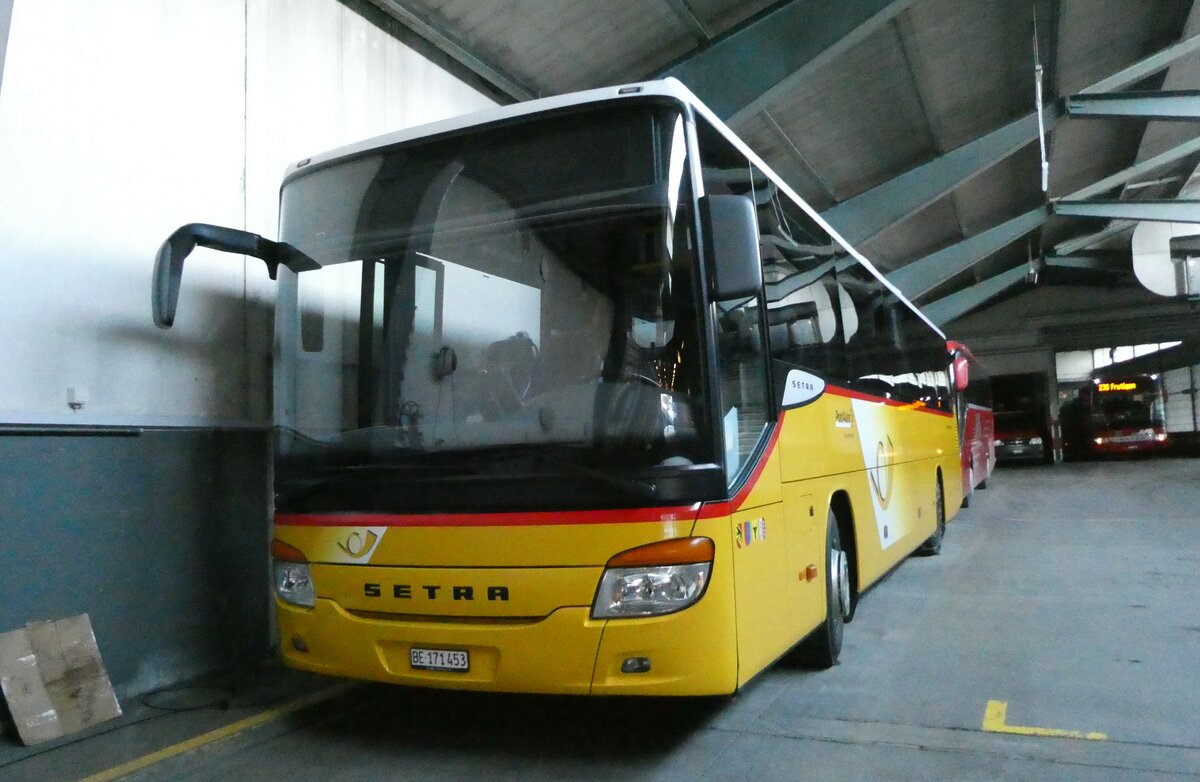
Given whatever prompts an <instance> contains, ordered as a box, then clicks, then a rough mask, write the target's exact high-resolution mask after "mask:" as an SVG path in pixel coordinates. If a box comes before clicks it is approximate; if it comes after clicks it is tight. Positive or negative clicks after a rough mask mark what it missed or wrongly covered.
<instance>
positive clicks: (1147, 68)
mask: <svg viewBox="0 0 1200 782" xmlns="http://www.w3.org/2000/svg"><path fill="white" fill-rule="evenodd" d="M1198 49H1200V35H1193V36H1192V37H1191V38H1185V39H1184V40H1182V41H1180V42H1179V43H1177V44H1174V45H1173V46H1168V47H1167V48H1165V49H1163V50H1162V51H1160V52H1157V53H1155V54H1152V55H1150V56H1149V57H1147V58H1146V59H1144V60H1141V61H1139V62H1136V63H1134V64H1133V65H1130V66H1129V67H1128V68H1124V69H1122V70H1119V71H1117V72H1116V73H1114V74H1113V75H1112V76H1109V77H1108V78H1107V79H1101V80H1100V81H1098V82H1096V83H1095V84H1093V85H1092V86H1090V87H1084V88H1083V89H1082V90H1080V91H1079V92H1080V93H1097V92H1113V91H1115V90H1119V89H1121V88H1123V87H1128V86H1129V85H1131V84H1136V83H1137V82H1139V81H1141V80H1142V79H1144V78H1146V77H1147V76H1150V75H1151V74H1155V73H1158V72H1159V71H1161V70H1163V69H1164V68H1166V67H1168V66H1170V65H1171V63H1173V62H1175V61H1176V60H1178V59H1179V58H1180V57H1183V56H1185V55H1188V54H1191V53H1192V52H1194V51H1196V50H1198Z"/></svg>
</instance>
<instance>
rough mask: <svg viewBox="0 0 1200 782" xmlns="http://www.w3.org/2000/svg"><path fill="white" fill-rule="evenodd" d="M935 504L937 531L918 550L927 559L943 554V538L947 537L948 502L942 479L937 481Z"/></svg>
mask: <svg viewBox="0 0 1200 782" xmlns="http://www.w3.org/2000/svg"><path fill="white" fill-rule="evenodd" d="M934 503H935V505H936V506H937V508H936V513H937V529H935V530H934V533H933V534H932V535H930V536H929V539H928V540H926V541H925V542H924V543H922V544H921V547H920V548H918V549H917V553H918V554H920V555H922V556H926V557H932V556H934V555H936V554H941V553H942V538H943V537H945V535H946V500H945V497H943V496H942V479H941V478H938V480H937V497H936V499H935V500H934Z"/></svg>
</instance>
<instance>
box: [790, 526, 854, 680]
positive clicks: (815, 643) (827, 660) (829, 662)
mask: <svg viewBox="0 0 1200 782" xmlns="http://www.w3.org/2000/svg"><path fill="white" fill-rule="evenodd" d="M825 526H826V532H825V621H824V622H823V623H822V624H821V625H820V626H819V627H818V628H817V629H816V630H814V631H813V632H812V634H811V635H809V636H808V638H806V639H804V641H803V642H802V643H801V644H800V646H799V648H797V650H796V651H797V653H798V654H797V657H798V659H799V660H800V661H801V662H803V663H804V664H806V665H809V666H811V667H813V668H832V667H833V666H834V665H837V661H838V656H839V655H841V653H842V635H843V633H844V632H845V626H846V615H847V614H849V613H850V609H851V603H850V601H851V594H850V560H849V557H848V556H847V554H846V552H845V550H843V549H842V539H841V535H839V534H838V525H837V517H836V516H834V514H833V509H832V508H830V510H829V515H828V517H827V518H826V521H825Z"/></svg>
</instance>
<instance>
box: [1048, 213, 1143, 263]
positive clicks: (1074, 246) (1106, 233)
mask: <svg viewBox="0 0 1200 782" xmlns="http://www.w3.org/2000/svg"><path fill="white" fill-rule="evenodd" d="M1136 225H1137V223H1135V222H1133V221H1132V220H1117V221H1114V222H1112V223H1110V224H1109V225H1108V227H1106V228H1105V229H1104V230H1103V231H1097V232H1096V233H1094V234H1088V235H1086V236H1077V237H1075V238H1074V239H1068V240H1067V241H1065V242H1060V243H1059V244H1056V245H1054V252H1055V253H1056V254H1058V255H1072V254H1074V253H1077V252H1079V251H1080V250H1084V249H1086V248H1088V247H1095V246H1096V245H1097V244H1100V242H1102V241H1104V240H1105V239H1111V238H1112V237H1114V236H1116V235H1118V234H1122V233H1125V232H1126V231H1130V230H1133V228H1134V226H1136Z"/></svg>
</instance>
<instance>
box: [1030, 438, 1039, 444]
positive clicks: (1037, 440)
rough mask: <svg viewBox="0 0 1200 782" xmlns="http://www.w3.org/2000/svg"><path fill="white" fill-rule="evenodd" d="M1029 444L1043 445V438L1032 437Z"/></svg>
mask: <svg viewBox="0 0 1200 782" xmlns="http://www.w3.org/2000/svg"><path fill="white" fill-rule="evenodd" d="M1029 444H1030V445H1041V444H1042V438H1040V437H1030V438H1029Z"/></svg>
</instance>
